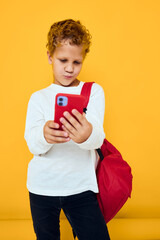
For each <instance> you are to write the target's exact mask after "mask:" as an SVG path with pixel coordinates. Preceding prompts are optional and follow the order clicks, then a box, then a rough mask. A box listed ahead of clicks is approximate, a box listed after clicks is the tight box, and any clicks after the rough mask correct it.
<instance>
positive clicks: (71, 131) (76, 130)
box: [60, 109, 92, 143]
mask: <svg viewBox="0 0 160 240" xmlns="http://www.w3.org/2000/svg"><path fill="white" fill-rule="evenodd" d="M72 114H73V115H74V116H75V117H76V118H77V119H78V121H77V119H76V118H74V117H73V116H72V115H71V114H70V113H69V112H64V114H63V115H64V116H65V118H66V119H67V120H66V119H65V118H63V117H62V118H60V122H61V123H62V124H63V125H62V128H63V130H64V131H66V132H67V133H68V135H69V137H70V138H71V139H72V140H73V141H74V142H76V143H82V142H84V141H86V140H87V139H88V138H89V136H90V135H91V133H92V124H91V123H90V122H88V121H87V119H86V117H85V113H83V114H81V113H80V112H78V111H77V110H76V109H73V110H72Z"/></svg>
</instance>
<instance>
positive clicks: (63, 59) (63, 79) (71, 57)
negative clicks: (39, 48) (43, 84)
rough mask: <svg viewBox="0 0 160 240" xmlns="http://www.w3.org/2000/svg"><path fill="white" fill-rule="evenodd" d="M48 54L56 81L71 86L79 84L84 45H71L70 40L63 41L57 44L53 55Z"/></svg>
mask: <svg viewBox="0 0 160 240" xmlns="http://www.w3.org/2000/svg"><path fill="white" fill-rule="evenodd" d="M47 54H48V61H49V63H50V64H52V68H53V77H54V83H55V84H58V85H61V86H65V87H70V86H77V85H78V83H79V81H78V80H77V79H76V77H77V76H78V75H79V73H80V71H81V68H82V64H83V60H84V59H83V47H82V46H77V45H70V44H69V40H66V41H63V42H62V43H61V45H60V46H57V47H56V49H55V51H54V54H53V56H52V57H50V56H49V52H47Z"/></svg>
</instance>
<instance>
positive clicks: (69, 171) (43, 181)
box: [24, 81, 105, 196]
mask: <svg viewBox="0 0 160 240" xmlns="http://www.w3.org/2000/svg"><path fill="white" fill-rule="evenodd" d="M83 84H84V82H82V81H81V82H80V83H79V85H78V86H74V87H63V86H61V85H57V84H54V83H52V84H51V85H49V86H48V87H46V88H44V89H41V90H39V91H36V92H34V93H33V94H32V95H31V97H30V100H29V103H28V109H27V116H26V125H25V134H24V138H25V140H26V142H27V145H28V148H29V150H30V152H31V153H32V154H33V155H34V156H33V158H32V159H31V160H30V162H29V164H28V173H27V189H28V190H29V191H30V192H32V193H35V194H40V195H47V196H68V195H72V194H76V193H81V192H83V191H87V190H91V191H93V192H95V193H97V192H98V186H97V180H96V173H95V170H96V167H97V162H98V154H97V152H96V151H95V149H97V148H99V147H100V146H101V145H102V143H103V140H104V138H105V133H104V130H103V120H104V109H105V97H104V91H103V89H102V87H101V86H100V85H98V84H96V83H94V84H93V85H92V90H91V95H90V100H89V103H88V107H87V113H86V118H87V120H88V121H89V122H90V123H91V124H92V133H91V135H90V136H89V138H88V139H87V140H86V141H85V142H83V143H80V144H78V143H75V142H74V141H72V140H70V141H69V142H66V143H58V144H51V143H48V142H47V141H46V139H45V138H44V135H43V127H44V125H45V123H46V122H47V121H49V120H54V105H55V96H56V94H57V93H69V94H80V93H81V89H82V86H83Z"/></svg>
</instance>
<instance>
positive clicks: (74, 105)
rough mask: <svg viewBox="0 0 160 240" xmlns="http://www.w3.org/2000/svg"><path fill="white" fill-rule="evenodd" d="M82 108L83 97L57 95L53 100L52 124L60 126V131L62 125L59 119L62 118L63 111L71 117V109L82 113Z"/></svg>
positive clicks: (83, 103)
mask: <svg viewBox="0 0 160 240" xmlns="http://www.w3.org/2000/svg"><path fill="white" fill-rule="evenodd" d="M84 107H85V97H84V96H82V95H76V94H65V93H58V94H57V95H56V98H55V114H54V122H56V123H58V124H59V125H60V129H61V130H62V123H61V122H60V121H59V119H60V118H61V117H64V115H63V113H64V112H65V111H68V112H69V113H70V114H71V115H72V113H71V111H72V109H76V110H78V111H79V112H80V113H83V109H84ZM74 117H75V116H74Z"/></svg>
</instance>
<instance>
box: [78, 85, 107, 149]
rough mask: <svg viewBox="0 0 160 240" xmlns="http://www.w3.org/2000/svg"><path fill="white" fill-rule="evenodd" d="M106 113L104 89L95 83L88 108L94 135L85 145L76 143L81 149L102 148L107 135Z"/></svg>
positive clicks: (88, 118)
mask: <svg viewBox="0 0 160 240" xmlns="http://www.w3.org/2000/svg"><path fill="white" fill-rule="evenodd" d="M104 112H105V95H104V91H103V88H102V87H101V86H100V85H98V84H97V83H94V84H93V85H92V89H91V95H90V99H89V103H88V106H87V112H86V118H87V120H88V121H89V122H90V123H91V124H92V133H91V135H90V136H89V138H88V139H87V140H86V141H85V142H83V143H76V144H78V146H79V147H80V148H83V149H87V150H91V149H98V148H100V147H101V146H102V144H103V141H104V138H105V133H104V129H103V123H104Z"/></svg>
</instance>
